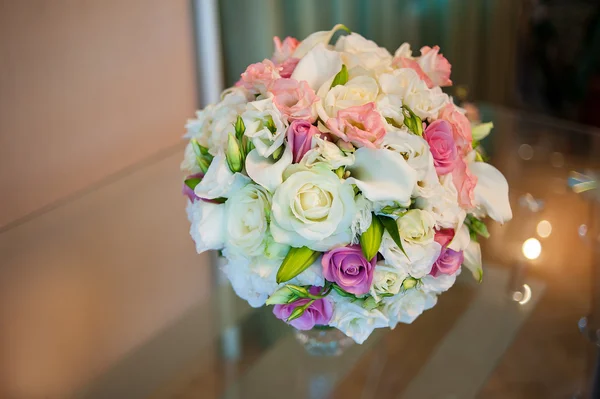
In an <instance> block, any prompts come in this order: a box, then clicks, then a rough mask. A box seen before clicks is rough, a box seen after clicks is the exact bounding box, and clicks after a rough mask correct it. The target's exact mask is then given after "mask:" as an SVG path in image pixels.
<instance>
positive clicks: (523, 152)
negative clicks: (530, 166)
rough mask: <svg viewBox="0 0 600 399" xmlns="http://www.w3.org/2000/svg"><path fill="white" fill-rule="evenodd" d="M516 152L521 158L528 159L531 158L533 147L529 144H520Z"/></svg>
mask: <svg viewBox="0 0 600 399" xmlns="http://www.w3.org/2000/svg"><path fill="white" fill-rule="evenodd" d="M517 153H518V154H519V157H521V159H524V160H526V161H529V160H530V159H531V158H533V147H532V146H530V145H529V144H521V145H520V146H519V150H518V151H517Z"/></svg>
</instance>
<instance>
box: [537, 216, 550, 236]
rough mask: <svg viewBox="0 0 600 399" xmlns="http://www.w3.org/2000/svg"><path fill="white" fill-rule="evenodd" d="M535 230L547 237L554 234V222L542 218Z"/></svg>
mask: <svg viewBox="0 0 600 399" xmlns="http://www.w3.org/2000/svg"><path fill="white" fill-rule="evenodd" d="M535 231H536V232H537V233H538V235H539V236H540V237H542V238H547V237H549V236H550V234H552V224H551V223H550V222H549V221H547V220H540V222H539V223H538V224H537V227H536V229H535Z"/></svg>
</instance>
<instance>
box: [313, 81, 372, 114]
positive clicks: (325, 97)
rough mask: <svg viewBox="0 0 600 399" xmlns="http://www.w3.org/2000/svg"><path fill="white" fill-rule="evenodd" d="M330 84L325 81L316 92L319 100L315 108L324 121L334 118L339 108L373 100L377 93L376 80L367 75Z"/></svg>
mask: <svg viewBox="0 0 600 399" xmlns="http://www.w3.org/2000/svg"><path fill="white" fill-rule="evenodd" d="M330 85H331V83H330V82H326V83H325V84H324V85H323V86H321V88H320V89H319V91H318V93H317V95H318V96H319V97H320V98H321V101H320V102H318V103H317V104H316V108H317V112H318V114H319V117H320V118H321V120H322V121H323V122H324V123H326V122H327V120H328V119H329V118H335V117H336V116H337V113H338V111H339V110H341V109H346V108H349V107H354V106H357V105H363V104H366V103H369V102H374V101H375V100H376V99H377V94H378V93H379V86H378V85H377V82H376V81H375V79H373V78H371V77H369V76H358V77H356V78H354V79H350V80H349V81H348V82H347V83H346V84H344V85H337V86H335V87H333V88H331V89H330V88H329V86H330Z"/></svg>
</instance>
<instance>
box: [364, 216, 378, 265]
mask: <svg viewBox="0 0 600 399" xmlns="http://www.w3.org/2000/svg"><path fill="white" fill-rule="evenodd" d="M371 220H372V221H371V225H370V226H369V228H368V229H367V231H365V232H364V233H362V234H361V235H360V239H359V241H360V246H361V248H362V252H363V255H365V258H366V259H367V261H370V260H371V259H373V258H374V257H375V255H377V252H378V251H379V247H380V246H381V239H382V237H383V225H382V224H381V221H380V220H379V218H377V217H376V216H375V215H373V217H372V219H371Z"/></svg>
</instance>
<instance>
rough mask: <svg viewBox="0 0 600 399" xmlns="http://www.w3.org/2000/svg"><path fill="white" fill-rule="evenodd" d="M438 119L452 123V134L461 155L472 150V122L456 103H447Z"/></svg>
mask: <svg viewBox="0 0 600 399" xmlns="http://www.w3.org/2000/svg"><path fill="white" fill-rule="evenodd" d="M438 119H443V120H445V121H448V122H449V123H450V125H452V136H453V137H454V142H455V143H456V147H457V148H458V152H459V153H460V155H462V156H465V155H467V154H468V153H469V152H470V151H471V143H472V142H473V136H472V135H471V123H470V122H469V120H468V119H467V117H466V116H464V115H463V114H462V113H461V112H460V111H459V110H458V108H456V105H454V104H446V106H445V107H444V108H442V110H441V111H440V114H439V116H438Z"/></svg>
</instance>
